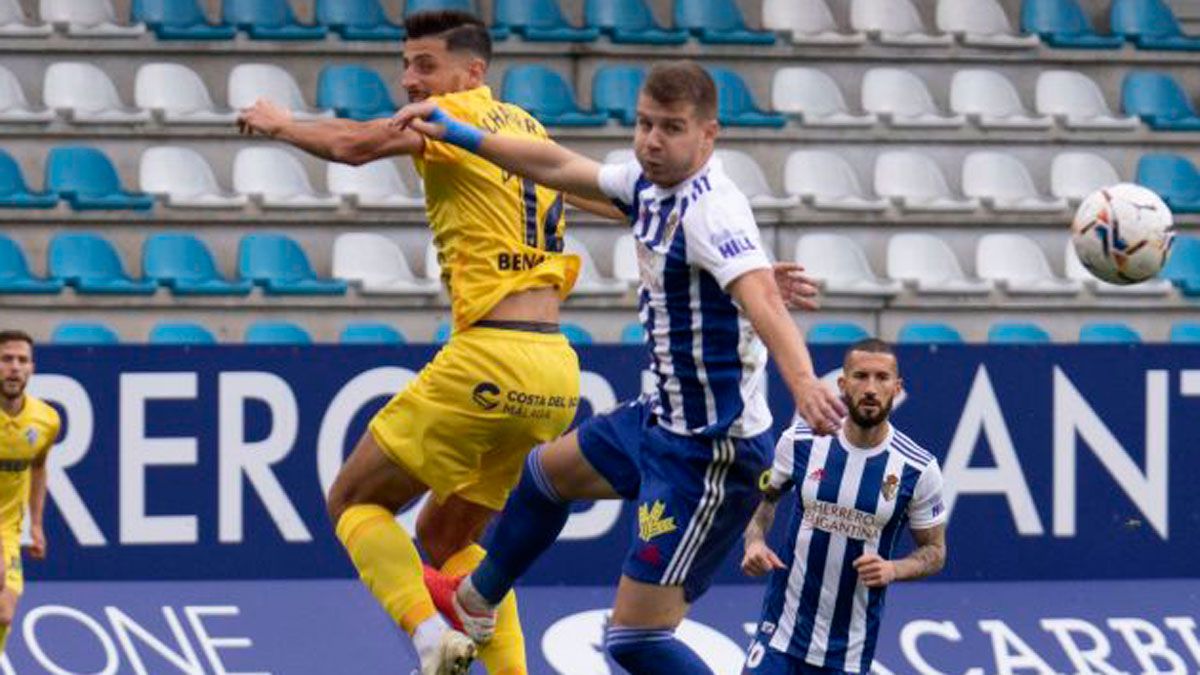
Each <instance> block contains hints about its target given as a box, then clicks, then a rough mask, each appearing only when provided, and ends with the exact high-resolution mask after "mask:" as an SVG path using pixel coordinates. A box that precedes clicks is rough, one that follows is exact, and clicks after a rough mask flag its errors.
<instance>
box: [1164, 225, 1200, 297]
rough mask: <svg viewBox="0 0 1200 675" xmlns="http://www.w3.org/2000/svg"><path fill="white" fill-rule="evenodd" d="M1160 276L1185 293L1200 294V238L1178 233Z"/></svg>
mask: <svg viewBox="0 0 1200 675" xmlns="http://www.w3.org/2000/svg"><path fill="white" fill-rule="evenodd" d="M1159 276H1161V277H1162V278H1163V279H1167V280H1169V281H1170V282H1171V283H1173V284H1175V286H1176V287H1178V288H1179V290H1180V291H1181V292H1182V293H1183V294H1184V295H1200V239H1198V238H1196V237H1190V236H1186V235H1176V236H1175V239H1174V241H1172V242H1171V254H1170V255H1169V256H1167V264H1166V265H1165V266H1163V270H1162V272H1161V273H1160V274H1159Z"/></svg>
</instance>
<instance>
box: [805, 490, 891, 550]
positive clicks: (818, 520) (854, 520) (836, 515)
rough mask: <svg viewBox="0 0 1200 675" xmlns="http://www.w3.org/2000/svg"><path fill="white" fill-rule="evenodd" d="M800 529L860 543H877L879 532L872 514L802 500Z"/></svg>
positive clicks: (823, 502) (840, 506)
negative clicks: (803, 528)
mask: <svg viewBox="0 0 1200 675" xmlns="http://www.w3.org/2000/svg"><path fill="white" fill-rule="evenodd" d="M801 527H807V528H811V529H814V530H821V531H823V532H828V533H830V534H840V535H842V536H844V537H848V538H850V539H861V540H862V541H878V539H879V531H880V526H879V522H878V521H877V520H876V518H875V514H874V513H868V512H866V511H860V510H858V509H855V508H852V507H849V506H842V505H841V504H835V503H833V502H826V501H821V500H818V499H806V500H804V519H803V521H802V522H801Z"/></svg>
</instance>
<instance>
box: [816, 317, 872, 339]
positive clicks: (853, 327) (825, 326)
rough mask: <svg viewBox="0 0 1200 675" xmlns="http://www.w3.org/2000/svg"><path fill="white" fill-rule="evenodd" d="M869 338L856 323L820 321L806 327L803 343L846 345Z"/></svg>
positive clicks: (868, 334) (869, 335)
mask: <svg viewBox="0 0 1200 675" xmlns="http://www.w3.org/2000/svg"><path fill="white" fill-rule="evenodd" d="M869 337H871V334H870V333H868V332H867V331H866V330H865V329H864V328H863V327H862V326H859V325H858V324H856V323H842V322H835V321H822V322H820V323H814V324H812V325H810V326H809V327H808V330H807V331H805V333H804V341H805V342H807V343H808V344H810V345H848V344H853V343H855V342H858V341H859V340H865V339H867V338H869Z"/></svg>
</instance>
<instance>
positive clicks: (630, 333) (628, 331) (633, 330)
mask: <svg viewBox="0 0 1200 675" xmlns="http://www.w3.org/2000/svg"><path fill="white" fill-rule="evenodd" d="M621 344H623V345H641V344H646V327H645V326H643V325H642V324H640V323H638V322H636V321H634V322H631V323H627V324H625V327H624V328H622V329H621Z"/></svg>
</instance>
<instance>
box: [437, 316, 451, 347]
mask: <svg viewBox="0 0 1200 675" xmlns="http://www.w3.org/2000/svg"><path fill="white" fill-rule="evenodd" d="M452 332H453V330H452V329H451V328H450V323H449V322H448V321H443V322H441V323H439V324H438V325H437V328H436V329H434V331H433V343H434V344H439V345H440V344H445V343H447V342H449V341H450V334H451V333H452Z"/></svg>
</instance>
